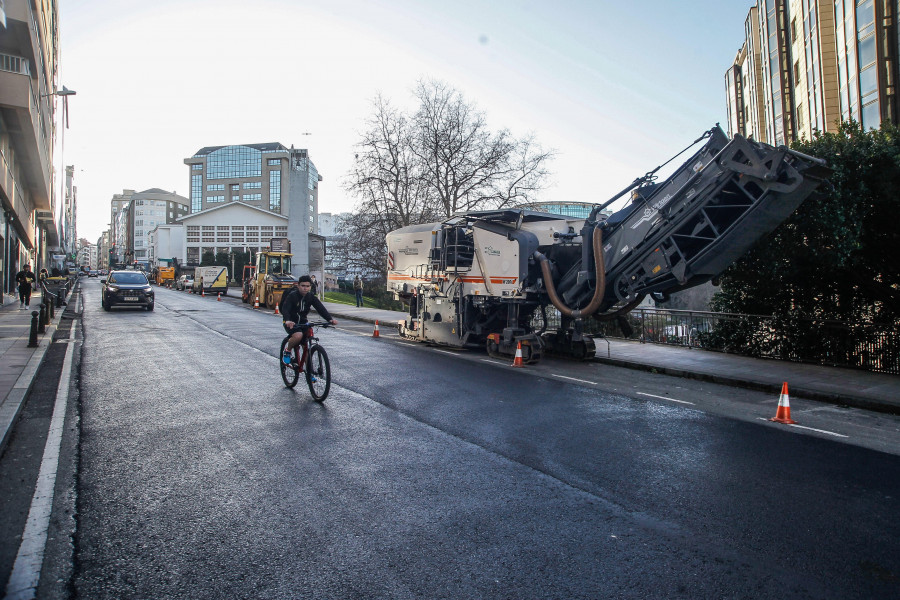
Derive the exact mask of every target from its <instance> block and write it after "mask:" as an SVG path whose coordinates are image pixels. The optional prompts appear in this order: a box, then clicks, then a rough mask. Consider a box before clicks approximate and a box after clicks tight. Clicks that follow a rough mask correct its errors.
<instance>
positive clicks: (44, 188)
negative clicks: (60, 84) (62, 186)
mask: <svg viewBox="0 0 900 600" xmlns="http://www.w3.org/2000/svg"><path fill="white" fill-rule="evenodd" d="M0 8H2V10H3V15H4V19H3V21H2V22H0V207H2V210H0V300H2V299H3V296H4V294H10V295H12V296H15V274H16V272H17V271H18V270H20V269H21V268H22V267H23V266H24V265H25V264H26V263H31V266H32V267H33V268H34V269H35V270H38V269H41V268H46V269H48V270H49V269H50V268H51V266H52V265H51V261H52V259H51V257H52V256H53V255H63V254H66V253H65V252H64V251H63V249H62V247H61V245H60V232H59V227H58V224H59V216H58V215H57V207H58V205H59V203H58V202H56V200H55V197H54V194H53V189H54V187H55V186H54V185H53V176H54V173H53V139H54V125H53V123H54V114H55V105H56V102H57V98H58V97H59V96H58V92H57V89H56V86H57V61H58V57H59V33H58V23H57V19H58V10H57V3H56V2H32V1H30V0H4V1H3V2H2V3H0ZM71 251H72V252H74V248H72V249H71Z"/></svg>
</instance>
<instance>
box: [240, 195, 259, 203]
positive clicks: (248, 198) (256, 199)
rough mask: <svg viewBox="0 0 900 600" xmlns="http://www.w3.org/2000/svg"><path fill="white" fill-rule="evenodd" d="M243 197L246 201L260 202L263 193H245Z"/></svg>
mask: <svg viewBox="0 0 900 600" xmlns="http://www.w3.org/2000/svg"><path fill="white" fill-rule="evenodd" d="M242 198H243V200H244V202H259V201H260V200H262V194H244V195H243V196H242Z"/></svg>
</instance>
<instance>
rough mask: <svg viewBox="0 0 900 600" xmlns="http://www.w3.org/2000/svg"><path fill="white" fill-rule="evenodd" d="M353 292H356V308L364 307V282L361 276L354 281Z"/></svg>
mask: <svg viewBox="0 0 900 600" xmlns="http://www.w3.org/2000/svg"><path fill="white" fill-rule="evenodd" d="M353 291H354V292H356V306H362V305H363V281H362V279H361V278H360V276H359V275H357V276H356V279H354V280H353Z"/></svg>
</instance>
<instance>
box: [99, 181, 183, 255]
mask: <svg viewBox="0 0 900 600" xmlns="http://www.w3.org/2000/svg"><path fill="white" fill-rule="evenodd" d="M188 210H189V207H188V199H187V198H185V197H184V196H179V195H178V194H176V193H175V192H167V191H165V190H161V189H159V188H150V189H147V190H144V191H142V192H135V191H134V190H127V189H126V190H123V191H122V193H121V194H114V195H113V197H112V200H111V201H110V236H109V237H110V245H109V248H108V250H107V254H108V256H109V258H108V259H107V262H110V261H111V262H113V263H126V264H131V263H139V264H141V265H143V266H144V267H145V268H147V269H149V268H150V267H152V266H153V265H152V264H151V257H150V237H149V236H150V232H151V231H153V229H155V228H156V226H157V225H161V224H166V223H175V222H177V221H178V219H180V218H181V217H183V216H185V215H187V214H188Z"/></svg>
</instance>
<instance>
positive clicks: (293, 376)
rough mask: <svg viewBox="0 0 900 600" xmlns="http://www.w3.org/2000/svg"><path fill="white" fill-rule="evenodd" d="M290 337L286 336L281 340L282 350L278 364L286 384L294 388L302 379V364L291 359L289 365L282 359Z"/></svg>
mask: <svg viewBox="0 0 900 600" xmlns="http://www.w3.org/2000/svg"><path fill="white" fill-rule="evenodd" d="M288 339H289V338H284V340H282V342H281V350H280V351H279V352H278V366H280V367H281V378H282V379H283V380H284V385H286V386H287V387H289V388H292V387H294V386H295V385H297V382H298V381H300V366H299V365H297V364H296V360H293V361H291V364H289V365H286V364H284V361H283V360H281V357H282V356H284V347H285V346H287V343H288ZM295 354H296V353H295Z"/></svg>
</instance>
